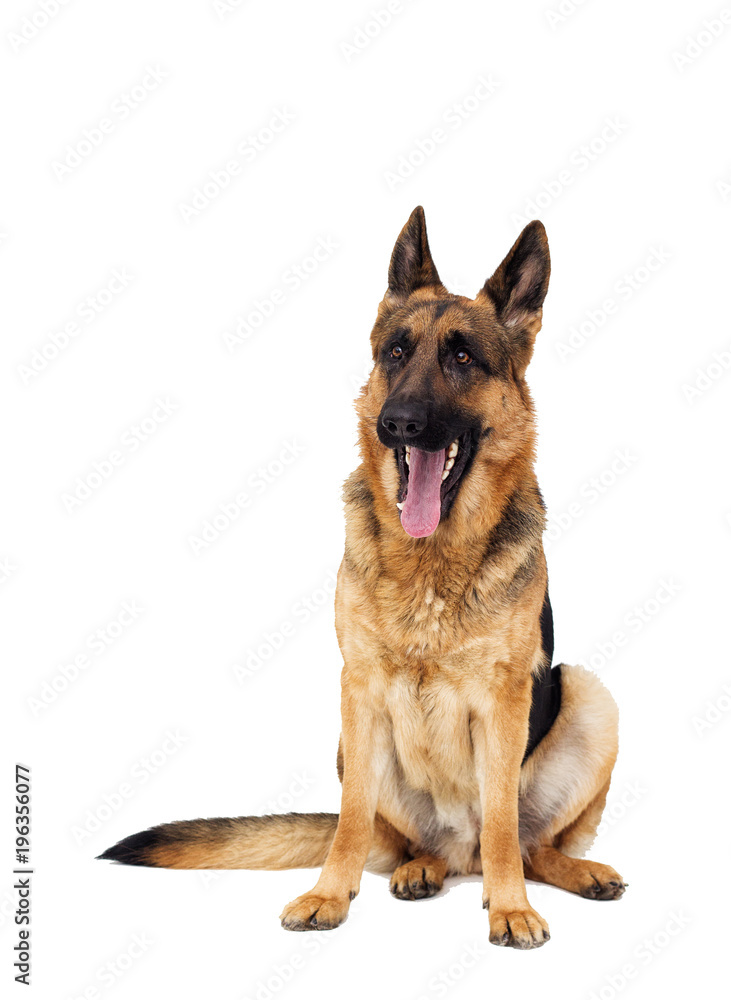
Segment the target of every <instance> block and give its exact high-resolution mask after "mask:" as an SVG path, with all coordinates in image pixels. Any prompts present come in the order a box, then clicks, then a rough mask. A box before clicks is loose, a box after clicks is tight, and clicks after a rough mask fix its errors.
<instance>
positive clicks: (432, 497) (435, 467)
mask: <svg viewBox="0 0 731 1000" xmlns="http://www.w3.org/2000/svg"><path fill="white" fill-rule="evenodd" d="M445 459H446V452H445V449H444V448H442V450H441V451H435V452H430V451H421V449H419V448H412V449H411V454H410V455H409V485H408V491H407V493H406V500H405V501H404V506H403V510H402V511H401V525H402V527H403V529H404V531H406V532H407V533H408V534H409V535H411V537H412V538H424V537H425V536H426V535H431V533H432V532H433V531H435V530H436V527H437V525H438V524H439V515H440V513H441V508H442V503H441V498H440V490H441V486H442V472H443V471H444V461H445Z"/></svg>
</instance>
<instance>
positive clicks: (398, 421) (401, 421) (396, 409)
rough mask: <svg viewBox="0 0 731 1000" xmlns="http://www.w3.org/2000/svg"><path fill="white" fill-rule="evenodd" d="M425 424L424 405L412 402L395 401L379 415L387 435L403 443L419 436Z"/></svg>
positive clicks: (386, 406) (388, 404)
mask: <svg viewBox="0 0 731 1000" xmlns="http://www.w3.org/2000/svg"><path fill="white" fill-rule="evenodd" d="M427 422H428V418H427V412H426V405H425V404H424V403H419V402H418V401H414V400H398V399H395V400H393V402H391V403H387V404H386V405H385V406H384V408H383V411H382V413H381V423H382V424H383V426H384V427H385V428H386V430H387V431H388V433H389V434H393V436H394V437H397V438H401V440H403V441H406V440H408V439H409V438H414V437H416V436H417V434H421V432H422V431H423V430H424V428H425V427H426V425H427Z"/></svg>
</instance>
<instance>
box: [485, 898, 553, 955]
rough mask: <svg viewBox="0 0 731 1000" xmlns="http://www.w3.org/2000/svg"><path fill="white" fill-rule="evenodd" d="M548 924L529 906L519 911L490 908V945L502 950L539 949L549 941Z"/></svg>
mask: <svg viewBox="0 0 731 1000" xmlns="http://www.w3.org/2000/svg"><path fill="white" fill-rule="evenodd" d="M550 937H551V935H550V934H549V933H548V924H547V923H546V921H545V920H544V919H543V917H542V916H541V915H540V913H536V911H535V910H534V909H532V908H531V907H530V906H527V907H525V908H524V909H521V910H497V909H493V907H490V944H496V945H499V946H500V947H502V948H520V949H521V950H523V951H527V950H528V949H529V948H540V947H541V945H542V944H545V943H546V941H548V940H549V938H550Z"/></svg>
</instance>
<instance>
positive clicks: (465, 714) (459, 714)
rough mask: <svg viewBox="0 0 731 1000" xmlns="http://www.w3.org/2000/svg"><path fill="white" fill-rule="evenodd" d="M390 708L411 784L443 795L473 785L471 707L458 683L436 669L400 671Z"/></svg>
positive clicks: (399, 757)
mask: <svg viewBox="0 0 731 1000" xmlns="http://www.w3.org/2000/svg"><path fill="white" fill-rule="evenodd" d="M386 709H387V711H388V714H389V716H390V719H391V726H392V733H393V748H394V751H395V757H396V760H397V761H398V764H399V766H400V768H401V770H402V771H403V776H404V778H405V781H406V783H407V784H408V785H409V787H411V788H414V789H419V790H422V791H428V792H430V793H431V794H432V795H435V797H440V796H442V797H444V798H449V797H451V796H452V795H453V794H457V795H458V796H459V797H461V796H462V795H463V794H464V792H465V791H466V790H467V789H468V788H469V789H472V788H473V786H474V784H475V768H474V760H473V751H472V739H471V735H470V712H469V707H468V705H467V703H466V701H465V699H464V697H463V696H462V694H461V691H460V688H459V685H458V684H456V683H454V681H453V680H452V679H451V678H450V677H449V676H445V674H444V673H442V672H440V671H439V670H436V669H429V668H423V669H418V668H414V669H412V670H405V671H401V672H399V673H398V674H397V675H396V676H394V677H393V678H392V679H391V683H390V685H389V687H388V691H387V695H386Z"/></svg>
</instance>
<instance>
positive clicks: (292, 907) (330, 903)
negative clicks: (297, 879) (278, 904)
mask: <svg viewBox="0 0 731 1000" xmlns="http://www.w3.org/2000/svg"><path fill="white" fill-rule="evenodd" d="M349 907H350V900H349V899H347V898H346V899H334V898H330V897H327V896H316V895H315V894H314V893H312V892H308V893H305V895H304V896H298V897H297V899H295V900H293V901H292V902H291V903H288V904H287V906H285V907H284V909H283V910H282V914H281V916H280V918H279V919H280V920H281V921H282V927H284V929H285V930H287V931H329V930H332V928H333V927H337V926H338V925H339V924H342V923H343V921H344V920H345V918H346V917H347V916H348V909H349Z"/></svg>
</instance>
